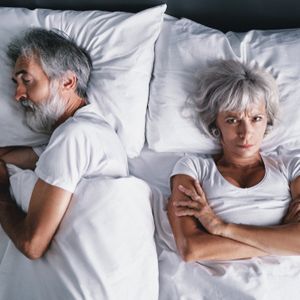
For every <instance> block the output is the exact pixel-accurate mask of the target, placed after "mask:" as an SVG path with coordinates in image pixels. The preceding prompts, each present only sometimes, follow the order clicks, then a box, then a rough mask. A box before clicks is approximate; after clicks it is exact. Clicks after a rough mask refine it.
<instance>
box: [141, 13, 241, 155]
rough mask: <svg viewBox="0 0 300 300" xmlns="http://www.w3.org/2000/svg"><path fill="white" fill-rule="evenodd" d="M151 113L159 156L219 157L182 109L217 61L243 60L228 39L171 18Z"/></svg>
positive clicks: (159, 53)
mask: <svg viewBox="0 0 300 300" xmlns="http://www.w3.org/2000/svg"><path fill="white" fill-rule="evenodd" d="M155 51H156V56H155V64H154V71H153V80H152V82H151V85H150V99H149V105H148V113H147V132H146V133H147V135H146V136H147V141H148V145H149V148H150V149H152V150H155V151H166V152H167V151H177V152H180V151H191V152H200V153H209V152H214V151H216V149H217V148H218V145H217V144H216V143H214V142H213V141H212V140H211V139H210V138H208V137H207V136H205V135H204V134H202V133H201V132H200V131H199V129H198V128H197V126H196V125H195V123H194V121H193V120H192V119H191V118H187V117H186V115H185V114H184V113H183V111H182V108H183V107H184V105H185V102H186V100H187V99H188V97H189V96H190V95H191V93H193V92H194V91H195V88H196V83H197V73H198V72H199V71H200V72H201V70H203V69H205V68H206V67H207V65H208V63H209V62H211V61H214V60H216V59H237V58H238V56H237V54H236V53H235V51H234V49H233V48H232V46H231V45H230V42H229V39H228V37H227V36H226V35H225V34H224V33H222V32H220V31H218V30H215V29H211V28H208V27H205V26H203V25H200V24H198V23H195V22H193V21H190V20H188V19H180V20H176V19H172V18H166V20H165V22H164V25H163V28H162V31H161V34H160V36H159V38H158V41H157V43H156V48H155Z"/></svg>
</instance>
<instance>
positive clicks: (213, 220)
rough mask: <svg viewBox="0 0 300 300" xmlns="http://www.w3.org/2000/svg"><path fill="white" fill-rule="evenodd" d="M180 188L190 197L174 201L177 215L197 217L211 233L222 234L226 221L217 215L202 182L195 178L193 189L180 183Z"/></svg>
mask: <svg viewBox="0 0 300 300" xmlns="http://www.w3.org/2000/svg"><path fill="white" fill-rule="evenodd" d="M178 189H179V190H180V191H181V192H182V193H183V194H185V195H186V196H188V198H187V199H180V200H177V201H174V202H173V205H174V206H175V214H176V216H179V217H182V216H192V217H195V218H196V219H197V220H199V222H200V223H201V224H202V226H203V227H204V228H205V229H206V230H207V231H208V232H209V233H211V234H215V235H220V234H221V232H222V231H223V230H224V229H225V227H226V223H225V222H223V221H222V220H221V219H220V218H219V217H217V215H216V214H215V213H214V212H213V210H212V209H211V208H210V206H209V204H208V202H207V199H206V196H205V193H204V191H203V189H202V187H201V186H200V183H199V182H198V181H197V180H194V189H193V190H191V189H187V188H185V187H184V186H182V185H179V186H178Z"/></svg>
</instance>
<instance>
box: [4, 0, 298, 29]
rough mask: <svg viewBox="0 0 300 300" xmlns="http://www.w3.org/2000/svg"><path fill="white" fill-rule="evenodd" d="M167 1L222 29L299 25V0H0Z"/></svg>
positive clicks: (125, 7) (131, 7)
mask: <svg viewBox="0 0 300 300" xmlns="http://www.w3.org/2000/svg"><path fill="white" fill-rule="evenodd" d="M162 3H167V5H168V9H167V13H168V14H170V15H172V16H175V17H185V18H189V19H192V20H194V21H197V22H199V23H201V24H204V25H206V26H209V27H213V28H218V29H221V30H223V31H228V30H233V31H247V30H250V29H279V28H295V27H299V28H300V0H251V1H249V0H165V1H160V0H4V1H1V0H0V6H8V7H27V8H32V9H33V8H51V9H74V10H94V9H99V10H109V11H114V10H122V11H129V12H137V11H140V10H143V9H146V8H149V7H152V6H155V5H159V4H162Z"/></svg>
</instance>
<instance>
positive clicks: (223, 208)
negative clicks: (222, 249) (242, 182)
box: [171, 155, 300, 226]
mask: <svg viewBox="0 0 300 300" xmlns="http://www.w3.org/2000/svg"><path fill="white" fill-rule="evenodd" d="M262 159H263V162H264V165H265V176H264V178H263V179H262V180H261V181H260V182H259V183H258V184H256V185H255V186H252V187H249V188H240V187H237V186H235V185H233V184H231V183H230V182H229V181H227V180H226V179H225V178H224V177H223V176H222V174H221V173H220V172H219V170H218V169H217V166H216V164H215V162H214V160H213V158H212V157H211V156H206V157H200V156H184V157H183V158H181V159H180V160H179V161H178V162H177V163H176V165H175V167H174V169H173V172H172V174H171V176H173V175H175V174H186V175H189V176H191V177H193V178H195V179H198V180H199V182H200V183H201V185H202V187H203V190H204V192H205V194H206V197H207V200H208V202H209V204H210V206H211V207H212V208H213V210H214V211H215V213H216V214H217V215H219V216H220V217H221V218H222V219H223V220H225V221H227V222H232V223H241V224H249V225H250V224H251V225H257V226H267V225H275V224H279V223H280V222H281V219H282V217H283V216H284V215H285V213H286V211H287V208H288V205H289V202H290V200H291V195H290V188H289V184H290V182H291V181H292V180H293V179H295V178H296V177H297V176H299V175H300V158H298V157H283V158H279V157H278V156H264V155H262Z"/></svg>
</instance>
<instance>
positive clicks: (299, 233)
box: [220, 223, 300, 255]
mask: <svg viewBox="0 0 300 300" xmlns="http://www.w3.org/2000/svg"><path fill="white" fill-rule="evenodd" d="M220 236H222V237H226V238H230V239H233V240H235V241H239V242H241V243H245V244H248V245H249V246H252V247H255V248H258V249H260V250H262V251H265V252H267V253H269V254H270V255H300V224H299V223H294V224H285V225H278V226H272V227H257V226H250V225H239V224H227V225H226V227H225V229H224V230H222V232H221V233H220Z"/></svg>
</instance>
